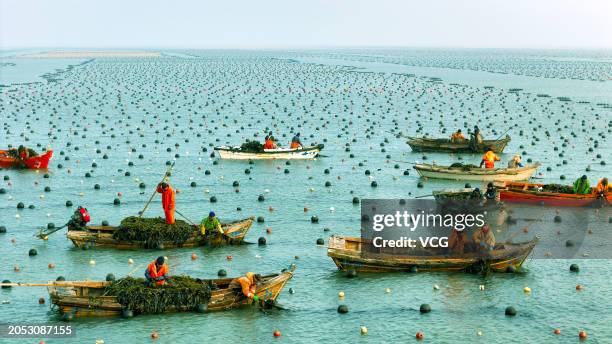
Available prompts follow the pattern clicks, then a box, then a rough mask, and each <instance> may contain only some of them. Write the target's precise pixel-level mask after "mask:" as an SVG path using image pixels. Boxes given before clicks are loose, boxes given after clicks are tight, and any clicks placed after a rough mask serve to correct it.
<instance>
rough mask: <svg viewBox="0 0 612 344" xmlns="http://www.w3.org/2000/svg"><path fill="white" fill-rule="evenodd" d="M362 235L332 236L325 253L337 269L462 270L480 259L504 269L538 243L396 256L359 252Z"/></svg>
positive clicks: (515, 265) (514, 264) (515, 264)
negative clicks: (445, 253)
mask: <svg viewBox="0 0 612 344" xmlns="http://www.w3.org/2000/svg"><path fill="white" fill-rule="evenodd" d="M363 242H364V241H363V239H361V238H358V237H344V236H332V237H331V238H330V239H329V246H328V248H327V255H328V256H329V257H331V258H332V259H333V261H334V263H335V264H336V266H338V268H339V269H340V270H349V269H354V270H355V271H362V272H391V271H412V269H414V267H416V268H417V270H418V271H464V270H469V269H470V268H471V267H473V266H480V265H482V264H483V263H484V264H485V265H488V268H490V270H491V271H495V272H503V271H507V269H508V268H509V267H513V268H515V269H519V268H520V267H521V265H522V264H523V262H524V261H525V259H526V258H527V257H528V256H529V254H530V253H531V251H532V250H533V248H534V247H535V245H536V243H537V239H534V240H532V241H529V242H525V243H518V244H510V243H505V244H498V245H496V246H495V249H494V250H492V251H490V252H489V253H488V255H487V257H486V259H483V254H481V253H478V254H476V253H470V252H466V253H464V254H463V255H448V256H446V255H436V254H435V253H432V254H430V255H423V256H419V255H414V256H398V255H391V254H385V253H367V254H364V253H362V251H361V249H362V247H361V245H362V243H363Z"/></svg>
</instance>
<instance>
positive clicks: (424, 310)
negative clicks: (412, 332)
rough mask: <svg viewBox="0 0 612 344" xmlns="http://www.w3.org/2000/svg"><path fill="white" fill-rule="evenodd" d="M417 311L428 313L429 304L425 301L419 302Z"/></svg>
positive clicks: (429, 309) (429, 310)
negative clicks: (419, 305)
mask: <svg viewBox="0 0 612 344" xmlns="http://www.w3.org/2000/svg"><path fill="white" fill-rule="evenodd" d="M419 311H420V312H421V313H429V312H431V306H430V305H429V304H427V303H423V304H421V307H419Z"/></svg>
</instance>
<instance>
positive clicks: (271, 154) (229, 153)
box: [215, 145, 323, 160]
mask: <svg viewBox="0 0 612 344" xmlns="http://www.w3.org/2000/svg"><path fill="white" fill-rule="evenodd" d="M322 149H323V145H318V146H313V147H306V148H299V149H285V148H279V149H266V150H264V152H262V153H250V152H241V151H240V150H239V149H237V148H230V147H215V150H216V151H217V152H218V153H219V156H220V157H221V159H229V160H277V159H278V160H306V159H314V158H316V157H317V155H319V153H320V152H321V150H322Z"/></svg>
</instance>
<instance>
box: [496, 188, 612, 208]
mask: <svg viewBox="0 0 612 344" xmlns="http://www.w3.org/2000/svg"><path fill="white" fill-rule="evenodd" d="M542 186H544V184H531V183H509V184H507V185H506V188H505V189H501V190H500V191H499V197H500V199H501V200H502V201H504V202H512V203H523V204H535V205H544V206H551V207H586V206H592V205H598V204H602V203H603V204H606V203H610V202H612V194H609V195H607V196H606V200H607V202H606V200H604V199H601V198H598V196H597V195H596V194H594V193H590V194H587V195H576V194H567V193H556V192H544V191H537V188H538V187H542ZM533 188H536V190H533Z"/></svg>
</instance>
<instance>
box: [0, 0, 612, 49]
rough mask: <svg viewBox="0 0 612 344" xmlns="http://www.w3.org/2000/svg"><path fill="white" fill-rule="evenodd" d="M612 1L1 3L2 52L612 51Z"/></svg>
mask: <svg viewBox="0 0 612 344" xmlns="http://www.w3.org/2000/svg"><path fill="white" fill-rule="evenodd" d="M611 17H612V0H370V1H364V0H234V1H232V0H217V1H208V0H164V1H161V0H146V1H143V0H104V1H100V0H0V49H9V48H21V47H75V48H87V47H100V48H110V47H115V48H142V47H150V48H161V47H169V48H285V47H287V48H294V47H343V46H406V47H475V48H476V47H483V48H488V47H494V48H495V47H500V48H503V47H516V48H522V47H526V48H564V47H568V48H572V47H587V48H612V19H611Z"/></svg>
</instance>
